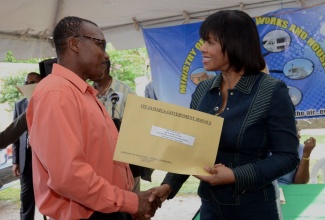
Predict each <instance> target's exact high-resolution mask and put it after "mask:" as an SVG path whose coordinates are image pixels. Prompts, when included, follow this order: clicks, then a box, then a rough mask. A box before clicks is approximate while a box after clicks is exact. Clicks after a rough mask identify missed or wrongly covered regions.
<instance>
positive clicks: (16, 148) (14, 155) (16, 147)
mask: <svg viewBox="0 0 325 220" xmlns="http://www.w3.org/2000/svg"><path fill="white" fill-rule="evenodd" d="M18 109H19V107H18V103H17V102H16V103H15V109H14V121H15V120H16V118H18V116H19V114H18ZM10 134H13V133H10ZM18 163H19V136H18V138H17V139H16V141H15V142H14V143H13V144H12V164H18Z"/></svg>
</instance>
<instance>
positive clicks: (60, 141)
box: [26, 17, 160, 220]
mask: <svg viewBox="0 0 325 220" xmlns="http://www.w3.org/2000/svg"><path fill="white" fill-rule="evenodd" d="M53 42H54V45H55V50H56V54H57V62H58V63H57V64H53V68H52V73H51V74H50V75H49V76H47V77H45V78H44V80H42V82H41V83H39V84H38V85H37V87H36V88H35V90H34V92H33V95H32V98H31V100H30V103H29V105H28V109H27V114H26V116H27V124H28V130H29V133H30V143H31V146H32V148H33V150H32V154H33V179H34V184H35V185H34V186H35V187H34V190H35V198H36V204H37V207H38V208H39V210H40V212H41V213H42V214H44V215H46V216H49V217H51V218H53V219H92V220H93V219H114V220H115V219H123V220H124V219H131V218H132V217H131V215H130V214H134V215H135V216H137V217H143V215H145V216H146V217H147V218H149V217H150V216H153V215H154V213H155V210H156V209H157V208H158V207H159V206H160V201H159V200H156V201H155V202H153V203H150V202H149V201H148V197H149V195H150V191H146V192H137V193H134V192H131V191H130V190H131V189H132V187H133V177H132V174H131V171H130V168H129V165H128V164H125V163H121V162H117V161H113V154H114V150H115V147H116V141H117V136H118V132H117V129H116V127H115V125H114V123H113V121H112V119H111V117H110V116H109V115H108V113H107V111H106V109H105V108H104V106H103V105H102V104H101V103H100V102H99V101H98V99H97V97H96V94H97V90H95V89H94V88H93V87H92V86H90V85H89V84H88V83H87V82H86V80H88V79H89V80H92V81H95V80H98V79H100V78H102V77H103V76H104V74H105V71H106V68H107V67H106V61H107V59H108V56H107V54H106V51H105V47H106V41H105V38H104V35H103V33H102V32H101V30H100V29H99V28H98V26H97V25H96V24H95V23H93V22H91V21H89V20H85V19H82V18H78V17H65V18H63V19H62V20H60V21H59V23H58V24H57V25H56V27H55V29H54V32H53Z"/></svg>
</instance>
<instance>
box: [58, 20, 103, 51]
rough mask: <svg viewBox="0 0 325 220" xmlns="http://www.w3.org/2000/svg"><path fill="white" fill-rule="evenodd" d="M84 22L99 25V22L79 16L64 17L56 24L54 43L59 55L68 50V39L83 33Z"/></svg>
mask: <svg viewBox="0 0 325 220" xmlns="http://www.w3.org/2000/svg"><path fill="white" fill-rule="evenodd" d="M83 22H88V23H91V24H93V25H95V26H97V24H95V23H94V22H92V21H89V20H86V19H83V18H79V17H74V16H69V17H65V18H63V19H62V20H61V21H59V23H58V24H57V25H56V26H55V28H54V31H53V43H54V46H55V50H56V53H57V55H58V56H59V55H61V54H62V53H63V52H64V51H65V50H66V48H67V39H68V38H69V37H73V36H78V35H82V23H83Z"/></svg>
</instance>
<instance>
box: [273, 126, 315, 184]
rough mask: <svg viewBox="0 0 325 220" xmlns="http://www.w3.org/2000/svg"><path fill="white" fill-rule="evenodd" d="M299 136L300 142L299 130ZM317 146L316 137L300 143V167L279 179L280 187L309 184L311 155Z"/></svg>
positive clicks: (298, 134)
mask: <svg viewBox="0 0 325 220" xmlns="http://www.w3.org/2000/svg"><path fill="white" fill-rule="evenodd" d="M297 136H298V138H299V140H300V138H301V136H300V130H299V129H298V133H297ZM315 146H316V139H315V138H314V137H310V138H308V139H307V140H305V141H304V143H303V144H301V143H299V146H298V154H299V158H300V162H299V165H298V167H297V169H295V170H294V171H292V172H290V173H288V174H286V175H284V176H281V177H280V178H278V183H279V185H282V184H306V183H308V182H309V178H310V174H309V161H310V154H311V152H312V151H313V150H314V148H315Z"/></svg>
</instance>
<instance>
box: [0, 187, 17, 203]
mask: <svg viewBox="0 0 325 220" xmlns="http://www.w3.org/2000/svg"><path fill="white" fill-rule="evenodd" d="M17 185H18V186H19V184H17ZM19 194H20V187H16V185H15V186H12V187H8V188H6V189H4V190H0V201H9V202H12V203H19V202H20V195H19Z"/></svg>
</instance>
